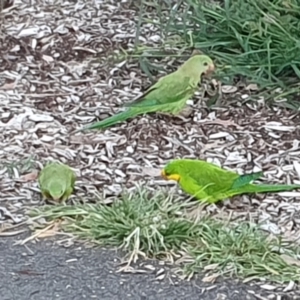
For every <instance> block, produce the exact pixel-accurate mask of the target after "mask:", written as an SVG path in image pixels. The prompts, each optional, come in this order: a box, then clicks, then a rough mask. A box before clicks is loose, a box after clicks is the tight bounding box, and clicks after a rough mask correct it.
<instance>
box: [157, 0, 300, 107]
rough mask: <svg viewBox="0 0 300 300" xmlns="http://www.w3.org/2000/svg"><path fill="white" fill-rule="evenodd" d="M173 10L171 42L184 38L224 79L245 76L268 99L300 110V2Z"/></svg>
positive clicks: (246, 1)
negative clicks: (214, 64) (176, 37)
mask: <svg viewBox="0 0 300 300" xmlns="http://www.w3.org/2000/svg"><path fill="white" fill-rule="evenodd" d="M179 4H181V6H180V5H179ZM170 10H171V12H170V13H169V15H168V18H169V20H168V21H167V20H166V19H164V18H162V19H161V20H160V22H161V24H160V26H161V28H162V31H163V32H164V33H165V35H166V37H167V38H166V40H167V39H168V36H172V35H174V34H175V35H179V36H181V38H182V41H183V42H184V43H185V45H186V44H190V45H193V46H194V47H195V48H199V49H201V50H202V51H203V52H204V53H206V54H208V55H210V56H211V57H212V58H214V59H215V60H216V61H217V66H218V68H217V70H216V72H217V75H218V77H219V78H220V79H221V81H223V82H224V83H226V84H233V83H234V82H235V80H236V78H237V76H238V78H245V79H247V81H248V82H251V83H256V84H258V86H259V87H260V90H261V91H264V92H267V93H264V97H265V99H271V98H272V99H273V100H275V101H276V100H278V101H279V100H280V101H282V100H283V99H289V100H290V102H289V104H288V105H287V106H289V107H291V108H298V107H299V106H300V102H299V100H298V101H297V97H296V96H298V95H299V92H300V85H299V79H300V57H299V50H300V2H299V1H297V0H285V1H282V0H224V1H219V2H218V1H217V2H216V1H198V0H187V1H180V3H178V5H176V6H172V7H171V6H170ZM172 11H176V13H172ZM278 88H280V89H278ZM274 92H275V93H274ZM292 96H293V97H292ZM292 100H295V101H294V102H293V101H292Z"/></svg>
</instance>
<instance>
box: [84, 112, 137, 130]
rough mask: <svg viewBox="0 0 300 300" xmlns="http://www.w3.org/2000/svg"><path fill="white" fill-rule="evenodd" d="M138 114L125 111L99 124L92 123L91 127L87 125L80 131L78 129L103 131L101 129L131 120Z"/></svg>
mask: <svg viewBox="0 0 300 300" xmlns="http://www.w3.org/2000/svg"><path fill="white" fill-rule="evenodd" d="M138 114H139V113H138V112H136V111H133V110H131V109H127V110H125V111H123V112H120V113H118V114H116V115H113V116H111V117H109V118H106V119H104V120H102V121H100V122H96V123H93V124H91V125H88V126H86V127H83V128H82V129H80V131H82V130H90V129H103V128H107V127H110V126H112V125H114V124H116V123H119V122H122V121H125V120H127V119H129V118H132V117H135V116H136V115H138Z"/></svg>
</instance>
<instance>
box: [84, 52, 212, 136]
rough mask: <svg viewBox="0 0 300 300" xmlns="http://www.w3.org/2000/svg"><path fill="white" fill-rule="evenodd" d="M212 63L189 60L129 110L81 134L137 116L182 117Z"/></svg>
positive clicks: (205, 59) (199, 56)
mask: <svg viewBox="0 0 300 300" xmlns="http://www.w3.org/2000/svg"><path fill="white" fill-rule="evenodd" d="M214 68H215V67H214V64H213V61H212V60H211V59H210V57H208V56H206V55H203V54H196V55H193V56H192V57H190V58H189V59H188V60H187V61H186V62H185V63H184V64H182V65H181V66H180V67H179V68H178V69H177V70H176V71H175V72H173V73H171V74H168V75H166V76H164V77H161V78H160V79H159V80H158V81H157V82H156V83H155V84H154V85H152V86H151V87H150V88H149V89H147V90H146V92H145V93H144V94H143V95H142V96H140V97H139V98H137V99H135V100H134V101H133V102H130V103H127V104H125V105H124V107H126V108H127V109H126V110H125V111H123V112H120V113H118V114H116V115H113V116H111V117H109V118H107V119H104V120H102V121H100V122H96V123H93V124H91V125H88V126H86V127H84V128H82V129H79V130H78V131H82V130H89V129H103V128H107V127H110V126H112V125H114V124H116V123H118V122H121V121H125V120H126V119H129V118H133V117H135V116H137V115H141V114H145V113H153V112H161V113H165V114H166V113H169V114H173V115H176V114H179V113H180V112H181V111H182V110H183V108H184V107H185V105H186V101H187V100H188V99H190V98H191V97H192V96H193V95H194V93H195V91H196V90H197V87H198V84H199V82H201V75H203V74H204V75H205V74H208V73H210V72H212V71H213V70H214Z"/></svg>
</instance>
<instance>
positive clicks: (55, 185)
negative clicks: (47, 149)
mask: <svg viewBox="0 0 300 300" xmlns="http://www.w3.org/2000/svg"><path fill="white" fill-rule="evenodd" d="M75 180H76V175H75V173H74V172H73V171H72V170H71V168H70V167H69V166H67V165H64V164H60V163H49V164H47V165H46V166H45V167H44V168H43V169H42V170H41V172H40V174H39V177H38V182H39V186H40V189H41V192H42V195H43V197H44V199H48V200H50V202H53V203H55V202H63V201H65V200H67V199H68V198H69V196H70V195H71V194H72V192H73V189H74V185H75Z"/></svg>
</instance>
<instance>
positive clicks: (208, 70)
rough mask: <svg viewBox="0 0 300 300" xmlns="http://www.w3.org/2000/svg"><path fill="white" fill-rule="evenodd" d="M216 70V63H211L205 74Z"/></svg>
mask: <svg viewBox="0 0 300 300" xmlns="http://www.w3.org/2000/svg"><path fill="white" fill-rule="evenodd" d="M214 70H215V65H214V64H211V65H209V67H208V69H207V71H206V72H205V75H208V74H210V73H212V72H213V71H214Z"/></svg>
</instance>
